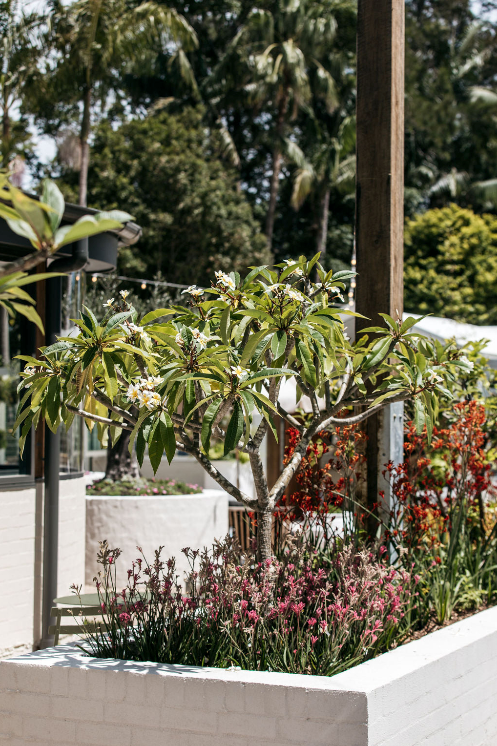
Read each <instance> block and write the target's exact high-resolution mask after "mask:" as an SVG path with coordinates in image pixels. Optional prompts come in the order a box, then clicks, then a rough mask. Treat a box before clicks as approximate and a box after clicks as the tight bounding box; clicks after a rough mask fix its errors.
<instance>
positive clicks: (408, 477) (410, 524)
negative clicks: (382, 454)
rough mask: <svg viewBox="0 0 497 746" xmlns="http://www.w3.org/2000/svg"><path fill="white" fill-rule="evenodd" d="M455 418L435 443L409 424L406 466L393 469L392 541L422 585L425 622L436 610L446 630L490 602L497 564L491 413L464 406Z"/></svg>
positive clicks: (437, 431) (436, 432)
mask: <svg viewBox="0 0 497 746" xmlns="http://www.w3.org/2000/svg"><path fill="white" fill-rule="evenodd" d="M451 417H452V422H450V423H449V425H448V427H445V428H443V427H437V426H435V427H434V428H433V432H432V433H431V438H430V437H429V434H428V432H427V430H426V428H425V429H424V431H423V432H422V434H418V433H417V432H416V428H415V426H414V424H413V423H412V422H409V423H407V425H406V443H405V449H404V450H405V460H404V462H403V463H402V464H399V465H397V466H393V464H389V465H388V466H387V471H388V473H389V474H390V479H391V484H392V491H393V495H394V506H393V509H392V511H391V523H390V527H389V530H388V532H387V537H386V538H387V540H388V541H389V542H391V544H392V546H393V547H394V548H395V550H396V551H397V553H399V557H400V558H401V560H402V562H403V564H404V566H408V567H409V568H410V569H411V568H412V567H413V566H414V567H415V568H416V572H419V573H420V574H421V575H422V577H423V583H422V584H421V589H420V590H421V600H422V601H423V604H421V606H420V609H419V612H420V614H421V618H423V619H426V618H427V617H428V616H429V615H430V613H431V611H432V610H433V611H434V612H435V615H436V618H437V620H438V621H439V622H440V623H442V622H444V621H445V620H446V619H448V618H450V616H451V614H452V611H453V610H454V609H455V608H456V607H457V606H459V607H469V606H478V605H479V604H480V603H481V601H482V599H483V596H484V595H485V594H486V595H487V598H488V600H490V599H491V597H492V595H493V593H494V585H495V580H494V575H495V563H496V560H497V544H496V530H497V524H496V522H495V520H494V518H493V517H492V514H491V513H490V512H489V511H488V509H487V508H486V503H487V502H488V500H489V499H491V497H492V495H493V487H492V482H491V464H490V463H489V460H488V457H487V451H486V450H485V444H486V443H487V440H488V437H487V433H486V422H487V420H486V412H485V405H484V404H483V403H482V402H478V401H475V400H472V401H467V402H459V403H457V404H455V405H453V408H452V413H451ZM423 599H424V600H423Z"/></svg>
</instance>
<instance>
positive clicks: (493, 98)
mask: <svg viewBox="0 0 497 746" xmlns="http://www.w3.org/2000/svg"><path fill="white" fill-rule="evenodd" d="M470 96H471V101H472V102H473V103H482V104H487V106H496V105H497V93H495V92H494V91H492V90H491V89H490V88H484V87H483V86H477V85H475V86H472V87H471V88H470Z"/></svg>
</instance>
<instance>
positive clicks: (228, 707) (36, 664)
mask: <svg viewBox="0 0 497 746" xmlns="http://www.w3.org/2000/svg"><path fill="white" fill-rule="evenodd" d="M496 659H497V608H494V609H490V610H488V611H484V612H482V613H480V614H477V615H475V616H473V617H471V618H469V619H466V620H464V621H462V622H458V623H457V624H454V625H452V626H451V627H447V628H446V629H444V630H440V631H438V632H434V633H432V634H431V635H428V636H427V637H424V638H422V639H421V640H418V641H416V642H412V643H410V644H408V645H405V646H403V647H401V648H398V649H397V650H394V651H392V652H391V653H387V654H385V655H383V656H380V657H379V658H376V659H375V660H373V661H368V662H367V663H363V664H362V665H360V666H357V667H356V668H354V669H351V670H350V671H346V672H345V673H342V674H339V675H337V676H334V677H331V678H326V677H319V676H297V675H292V674H279V673H258V672H255V671H230V670H228V671H226V670H221V669H212V668H211V669H205V668H197V667H194V666H167V665H160V664H151V663H132V662H125V661H118V660H113V659H111V660H102V659H96V658H86V657H84V656H83V654H82V653H81V652H79V651H78V650H77V649H76V648H74V647H70V646H66V647H59V648H51V649H48V650H42V651H38V652H36V653H30V654H28V655H24V656H19V657H17V658H11V659H9V660H6V661H2V662H0V739H1V738H3V739H4V740H5V743H8V744H9V746H31V745H32V744H37V746H53V745H54V744H59V743H61V744H62V743H63V744H66V746H69V744H71V745H72V744H82V745H83V744H84V745H85V746H97V744H98V745H100V744H102V745H103V744H105V745H106V746H114V745H115V746H296V745H297V744H298V745H299V746H304V745H305V746H495V744H496V743H497V708H496V706H495V703H496V695H497V665H496V663H497V660H496Z"/></svg>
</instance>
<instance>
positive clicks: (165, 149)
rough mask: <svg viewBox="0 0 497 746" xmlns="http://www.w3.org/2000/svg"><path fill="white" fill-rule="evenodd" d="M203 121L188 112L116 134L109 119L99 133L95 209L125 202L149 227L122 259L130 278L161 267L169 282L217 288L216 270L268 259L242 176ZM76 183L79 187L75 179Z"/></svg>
mask: <svg viewBox="0 0 497 746" xmlns="http://www.w3.org/2000/svg"><path fill="white" fill-rule="evenodd" d="M202 120H203V110H202V109H201V108H200V107H199V108H196V109H194V108H186V109H184V110H183V111H182V112H181V113H178V114H171V113H168V112H166V111H162V112H158V113H157V114H155V115H153V116H149V117H146V118H144V119H134V120H132V121H130V122H127V123H125V124H123V125H122V126H121V127H118V128H117V129H113V128H112V127H111V126H110V125H109V124H108V123H105V122H104V123H102V124H100V125H99V127H98V128H97V130H96V131H95V138H94V142H93V147H92V153H93V155H92V162H91V164H90V170H89V204H90V205H105V206H106V207H107V208H111V207H112V206H113V205H116V206H117V205H126V206H127V209H128V210H129V212H130V213H132V214H133V215H134V217H135V219H136V220H137V222H138V223H139V224H140V225H141V226H142V227H143V238H142V240H141V241H140V243H139V244H138V246H134V247H133V248H132V249H125V250H123V251H122V252H121V254H120V259H119V262H120V268H121V270H122V271H125V272H126V273H127V274H130V275H133V276H144V275H146V276H150V277H152V276H154V275H155V274H156V273H157V271H158V270H160V271H161V272H162V274H163V276H164V279H166V280H168V281H170V282H178V283H184V284H188V285H189V284H192V283H199V284H210V280H211V279H214V274H213V272H214V267H216V269H224V270H233V269H237V268H240V267H243V266H245V265H246V264H247V263H248V264H262V263H264V262H265V261H266V259H267V257H268V254H267V249H266V241H265V239H264V236H263V235H262V234H261V232H260V230H259V226H258V224H257V221H256V220H255V219H254V217H253V215H252V209H251V207H250V204H249V203H248V202H247V200H246V199H245V197H244V195H243V193H242V192H241V191H240V190H239V189H238V188H237V174H236V172H235V171H234V170H233V168H231V167H229V166H226V165H225V164H223V162H222V161H221V160H220V158H219V156H218V155H217V153H216V150H217V146H218V142H217V140H216V138H217V137H218V135H217V133H216V132H215V131H214V132H213V133H212V135H211V136H208V137H206V131H205V128H204V126H203V122H202ZM70 179H71V174H68V177H67V183H68V184H70ZM72 181H73V189H76V183H75V177H74V174H72ZM66 193H67V194H69V195H70V189H67V191H66Z"/></svg>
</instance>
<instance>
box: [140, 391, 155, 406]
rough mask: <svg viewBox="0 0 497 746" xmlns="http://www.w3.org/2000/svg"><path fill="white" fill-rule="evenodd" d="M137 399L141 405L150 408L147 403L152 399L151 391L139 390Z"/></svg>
mask: <svg viewBox="0 0 497 746" xmlns="http://www.w3.org/2000/svg"><path fill="white" fill-rule="evenodd" d="M138 399H139V401H140V404H141V405H142V407H147V409H149V408H150V407H149V404H150V402H151V401H152V392H151V391H140V394H139V396H138ZM152 406H153V405H152Z"/></svg>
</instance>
